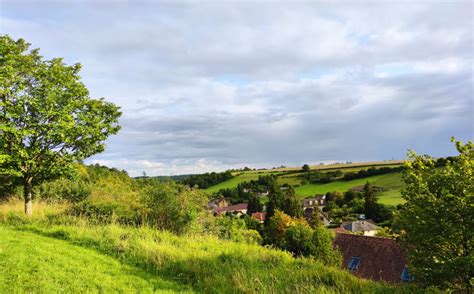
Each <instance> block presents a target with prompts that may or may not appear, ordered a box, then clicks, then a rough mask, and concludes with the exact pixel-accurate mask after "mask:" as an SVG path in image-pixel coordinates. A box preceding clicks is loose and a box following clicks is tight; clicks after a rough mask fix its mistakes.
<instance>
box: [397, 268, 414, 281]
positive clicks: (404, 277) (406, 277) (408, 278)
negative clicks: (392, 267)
mask: <svg viewBox="0 0 474 294" xmlns="http://www.w3.org/2000/svg"><path fill="white" fill-rule="evenodd" d="M400 279H401V280H402V281H403V282H410V281H411V280H413V278H412V277H411V276H410V273H409V272H408V268H407V267H406V266H405V267H404V268H403V271H402V275H401V276H400Z"/></svg>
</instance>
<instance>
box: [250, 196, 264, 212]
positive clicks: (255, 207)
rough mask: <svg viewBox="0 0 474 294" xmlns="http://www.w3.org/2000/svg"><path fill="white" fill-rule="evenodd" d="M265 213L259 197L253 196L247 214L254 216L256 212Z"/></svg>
mask: <svg viewBox="0 0 474 294" xmlns="http://www.w3.org/2000/svg"><path fill="white" fill-rule="evenodd" d="M260 211H263V205H262V203H260V200H259V199H258V197H257V196H255V195H251V196H250V198H249V202H248V208H247V214H248V215H252V213H254V212H260Z"/></svg>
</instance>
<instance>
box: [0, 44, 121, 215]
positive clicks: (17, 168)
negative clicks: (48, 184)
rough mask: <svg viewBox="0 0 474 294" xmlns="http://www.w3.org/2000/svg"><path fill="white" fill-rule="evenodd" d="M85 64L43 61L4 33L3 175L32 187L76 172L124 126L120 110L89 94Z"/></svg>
mask: <svg viewBox="0 0 474 294" xmlns="http://www.w3.org/2000/svg"><path fill="white" fill-rule="evenodd" d="M80 68H81V66H80V64H75V65H73V66H67V65H65V64H64V62H63V60H62V59H60V58H55V59H52V60H43V58H42V57H41V56H40V55H39V50H38V49H34V50H29V44H28V43H26V42H25V41H24V40H22V39H19V40H16V41H15V40H13V39H12V38H10V37H9V36H8V35H1V36H0V77H1V80H0V174H2V175H6V176H8V177H12V178H14V179H18V180H21V183H22V185H23V186H24V194H25V204H27V205H26V206H25V210H26V212H27V213H28V214H31V206H30V203H31V198H32V186H33V185H35V184H39V183H42V182H44V181H47V180H51V179H55V178H59V177H61V176H64V175H67V174H70V173H71V172H72V171H73V170H74V163H75V162H77V161H79V160H82V159H84V158H86V157H89V156H91V155H93V154H96V153H99V152H101V151H103V150H104V147H105V145H104V144H103V141H104V140H105V139H107V138H108V137H109V136H110V135H112V134H115V133H117V132H118V130H119V128H120V127H119V126H118V117H119V116H120V114H121V113H120V112H119V108H118V107H117V106H115V105H114V104H112V103H108V102H106V101H105V100H104V99H99V100H94V99H91V98H90V97H89V92H88V90H87V88H86V87H85V86H84V84H82V83H81V82H80V77H79V70H80Z"/></svg>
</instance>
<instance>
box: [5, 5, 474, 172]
mask: <svg viewBox="0 0 474 294" xmlns="http://www.w3.org/2000/svg"><path fill="white" fill-rule="evenodd" d="M472 5H473V4H472V3H469V2H454V3H439V2H426V3H416V4H412V3H406V2H404V3H400V4H396V3H382V4H375V3H371V4H365V5H362V4H347V3H342V2H321V3H272V2H261V3H245V2H242V3H201V4H199V5H197V4H192V3H157V2H153V1H144V2H141V3H140V4H133V5H132V4H131V3H128V2H123V1H98V2H92V1H80V2H76V3H74V4H71V3H67V4H66V3H64V2H50V3H47V4H46V3H41V2H20V3H19V2H13V1H2V9H1V11H2V13H1V14H0V28H1V31H2V32H5V33H8V34H11V35H12V36H13V37H15V38H19V37H23V38H25V39H27V40H28V41H29V42H31V43H32V44H33V45H32V46H33V47H40V48H41V52H42V54H44V55H45V56H46V57H47V58H51V57H56V56H64V57H65V60H66V62H67V63H75V62H81V63H82V64H83V71H82V76H83V80H84V82H85V84H86V85H87V86H88V87H89V89H90V91H91V95H92V96H93V97H102V96H104V97H106V98H107V99H108V100H110V101H113V102H115V103H117V104H119V105H121V106H122V110H123V113H124V114H123V117H122V118H121V124H122V126H123V128H122V130H121V132H120V133H119V135H117V136H114V137H112V138H110V139H109V140H108V141H107V145H108V148H107V150H106V152H104V153H102V154H100V155H96V156H94V157H93V158H91V159H90V162H99V163H103V164H107V165H110V166H115V167H118V168H120V169H126V170H128V171H129V172H130V174H132V175H139V174H141V172H142V171H146V172H147V173H148V174H149V175H155V174H156V175H158V174H171V173H173V174H179V173H196V172H205V171H211V170H225V169H227V168H233V167H243V166H245V165H248V166H251V167H272V166H279V165H281V164H284V165H301V164H303V163H306V162H311V163H316V162H322V161H327V162H328V161H335V160H341V161H342V160H350V161H362V160H382V159H391V158H404V155H405V152H406V150H407V149H408V148H415V149H417V150H418V151H420V152H422V153H430V154H433V155H435V156H442V155H449V154H452V153H453V148H452V146H451V144H450V143H449V137H450V136H452V135H454V136H456V137H458V138H460V139H464V140H465V139H469V138H471V139H472V135H473V133H474V132H473V127H472V125H473V121H474V120H473V113H474V112H473V110H474V109H473V107H474V106H473V97H474V95H473V94H474V93H473V66H474V65H473V59H474V56H473V52H474V50H473V49H474V48H473V42H474V40H473V35H474V34H473V29H472V28H473V27H474V21H473V19H474V17H473V9H472V8H473V7H472Z"/></svg>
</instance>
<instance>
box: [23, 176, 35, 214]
mask: <svg viewBox="0 0 474 294" xmlns="http://www.w3.org/2000/svg"><path fill="white" fill-rule="evenodd" d="M32 180H33V179H32V178H25V180H24V183H23V192H24V195H25V214H26V215H28V216H31V215H33V192H32V184H31V182H32Z"/></svg>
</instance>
